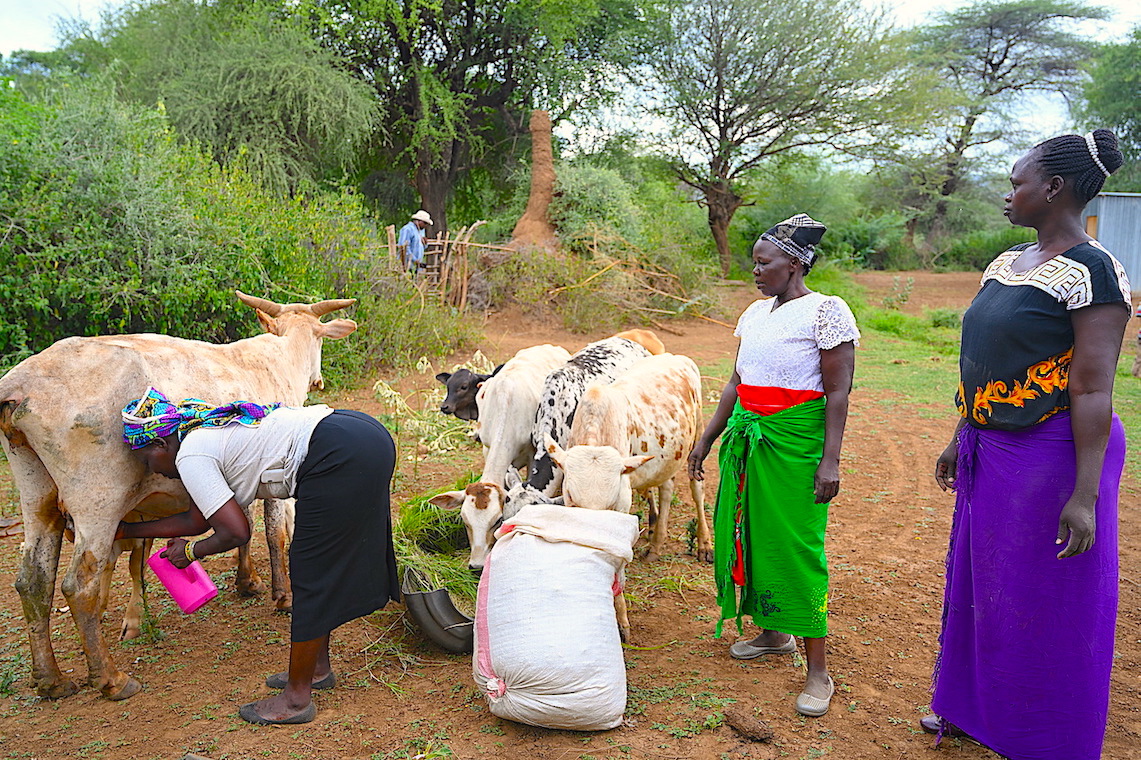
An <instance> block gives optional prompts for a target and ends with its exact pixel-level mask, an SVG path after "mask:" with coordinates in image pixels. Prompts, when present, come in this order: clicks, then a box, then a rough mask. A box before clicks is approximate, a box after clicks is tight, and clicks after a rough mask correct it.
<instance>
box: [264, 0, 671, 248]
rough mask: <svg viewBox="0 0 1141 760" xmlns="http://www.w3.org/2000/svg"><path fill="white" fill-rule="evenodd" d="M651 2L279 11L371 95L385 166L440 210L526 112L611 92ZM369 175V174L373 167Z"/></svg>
mask: <svg viewBox="0 0 1141 760" xmlns="http://www.w3.org/2000/svg"><path fill="white" fill-rule="evenodd" d="M655 2H657V0H298V2H296V3H289V4H288V5H283V7H285V8H287V9H288V10H289V12H291V13H294V14H295V15H297V16H298V17H300V18H303V19H305V20H306V21H307V23H309V24H310V26H311V28H313V29H314V30H315V31H316V33H317V35H318V37H319V39H320V40H321V41H322V43H323V44H324V45H326V46H327V47H328V48H329V49H330V50H332V51H334V52H335V53H336V54H337V55H338V56H340V57H341V58H343V59H344V60H346V61H348V62H349V64H350V66H351V67H352V69H353V71H354V73H355V74H356V75H357V76H358V78H360V79H361V80H362V81H365V82H367V83H369V84H370V85H371V86H372V87H373V88H374V89H375V91H376V93H377V95H378V99H379V102H380V104H381V107H382V108H383V123H384V124H385V127H386V128H387V130H388V132H387V142H386V147H387V152H388V156H389V160H390V161H391V160H392V159H397V160H399V161H402V162H405V163H406V165H408V166H410V167H411V169H412V173H413V180H414V184H415V186H416V189H417V191H418V193H419V195H420V199H421V203H422V205H423V206H424V208H426V209H427V210H428V211H429V212H430V213H431V214H432V217H433V219H436V220H437V221H438V224H437V226H436V228H434V231H435V230H438V229H439V228H440V227H444V226H446V203H447V199H448V197H449V193H450V192H451V189H452V188H453V187H454V186H455V184H456V182H457V180H458V178H459V177H460V176H461V175H462V174H463V173H464V172H466V171H467V170H468V169H470V168H471V167H473V166H478V165H481V164H484V163H488V162H491V163H494V162H496V161H502V157H503V155H504V152H505V150H506V149H508V148H510V147H511V146H512V144H513V143H514V141H516V140H517V139H518V138H519V137H520V136H521V135H524V134H525V133H526V124H527V118H528V116H529V113H530V109H531V108H534V107H542V108H545V109H547V110H550V111H551V112H552V117H553V118H554V119H555V120H556V121H557V120H558V119H559V118H561V117H563V116H565V115H566V114H568V113H570V112H572V111H574V110H575V109H579V108H584V107H587V106H588V105H590V104H593V103H597V102H601V101H602V100H605V99H606V98H607V97H609V96H612V95H613V93H614V92H615V89H616V88H615V85H616V77H615V67H620V66H623V65H626V64H627V63H628V62H630V61H632V60H634V58H635V57H636V56H637V55H638V53H639V52H640V51H641V49H642V45H643V43H641V42H639V40H640V39H641V38H640V36H639V35H640V33H641V29H642V27H643V25H644V23H645V20H646V19H647V18H648V17H649V16H650V15H651V14H652V13H653V8H654V4H655ZM378 168H379V167H378Z"/></svg>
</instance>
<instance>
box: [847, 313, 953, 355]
mask: <svg viewBox="0 0 1141 760" xmlns="http://www.w3.org/2000/svg"><path fill="white" fill-rule="evenodd" d="M860 327H861V328H863V329H868V330H874V331H876V332H881V333H887V334H889V335H893V336H895V337H897V338H902V339H904V340H910V341H914V342H916V343H922V344H925V345H928V346H931V348H932V349H934V350H935V351H937V352H938V353H940V354H944V355H947V356H951V355H954V354H955V353H956V352H957V351H958V348H959V333H958V331H957V330H954V329H950V328H948V327H937V326H935V325H933V324H932V321H931V320H930V319H925V318H922V317H915V316H912V315H910V314H904V313H903V312H902V311H896V310H894V309H892V310H875V311H872V312H870V313H868V314H866V315H864V317H863V319H862V321H861V323H860Z"/></svg>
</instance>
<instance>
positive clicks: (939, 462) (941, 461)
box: [935, 439, 959, 491]
mask: <svg viewBox="0 0 1141 760" xmlns="http://www.w3.org/2000/svg"><path fill="white" fill-rule="evenodd" d="M958 464H959V444H958V441H956V440H955V439H952V440H951V442H950V443H949V444H947V448H945V449H943V453H942V454H940V455H939V458H938V459H936V460H935V482H936V483H937V484H939V487H940V488H942V489H943V490H944V491H954V490H955V473H956V471H957V470H958Z"/></svg>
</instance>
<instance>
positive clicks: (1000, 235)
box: [935, 227, 1035, 271]
mask: <svg viewBox="0 0 1141 760" xmlns="http://www.w3.org/2000/svg"><path fill="white" fill-rule="evenodd" d="M1034 239H1035V237H1034V231H1033V230H1031V229H1029V228H1028V227H1006V228H1003V229H999V230H983V231H980V232H974V233H971V234H969V235H965V236H963V237H961V238H958V239H956V240H955V241H953V242H952V243H951V244H950V245H949V246H947V248H946V249H944V250H943V252H942V253H939V254H936V256H935V264H936V265H937V266H939V267H941V268H944V269H957V270H966V271H982V270H983V269H986V266H987V264H989V263H990V262H991V261H993V260H994V257H995V256H997V255H998V254H1000V253H1002V252H1003V251H1006V250H1008V249H1009V248H1010V247H1011V246H1014V245H1018V244H1019V243H1029V242H1032V241H1033V240H1034Z"/></svg>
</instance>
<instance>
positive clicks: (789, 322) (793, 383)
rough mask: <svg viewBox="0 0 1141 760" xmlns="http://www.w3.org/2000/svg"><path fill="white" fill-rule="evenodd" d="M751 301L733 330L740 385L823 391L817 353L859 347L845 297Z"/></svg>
mask: <svg viewBox="0 0 1141 760" xmlns="http://www.w3.org/2000/svg"><path fill="white" fill-rule="evenodd" d="M776 302H777V300H776V299H775V298H765V299H762V300H759V301H754V302H753V303H752V304H750V305H749V308H747V309H745V311H744V312H743V313H742V314H741V317H740V319H738V320H737V329H736V330H734V331H733V334H734V335H736V336H737V337H738V338H740V339H741V347H740V349H739V350H738V352H737V374H738V375H739V376H740V377H741V382H742V383H744V384H745V385H759V386H765V387H771V388H788V389H791V390H798V391H821V392H823V390H824V380H823V377H822V376H821V374H820V351H821V350H825V351H826V350H828V349H831V348H835V347H836V346H838V345H840V344H841V343H846V342H847V341H852V342H854V343H856V345H859V339H860V331H859V329H858V328H857V327H856V318H855V317H853V316H852V310H851V309H849V308H848V304H846V303H844V299H843V298H840V297H839V296H826V295H824V294H822V293H808V294H807V295H803V296H801V297H800V298H794V299H792V300H791V301H785V302H784V303H783V304H782V305H781V307H780V308H779V309H777V310H775V311H774V310H773V306H775V305H776Z"/></svg>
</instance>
